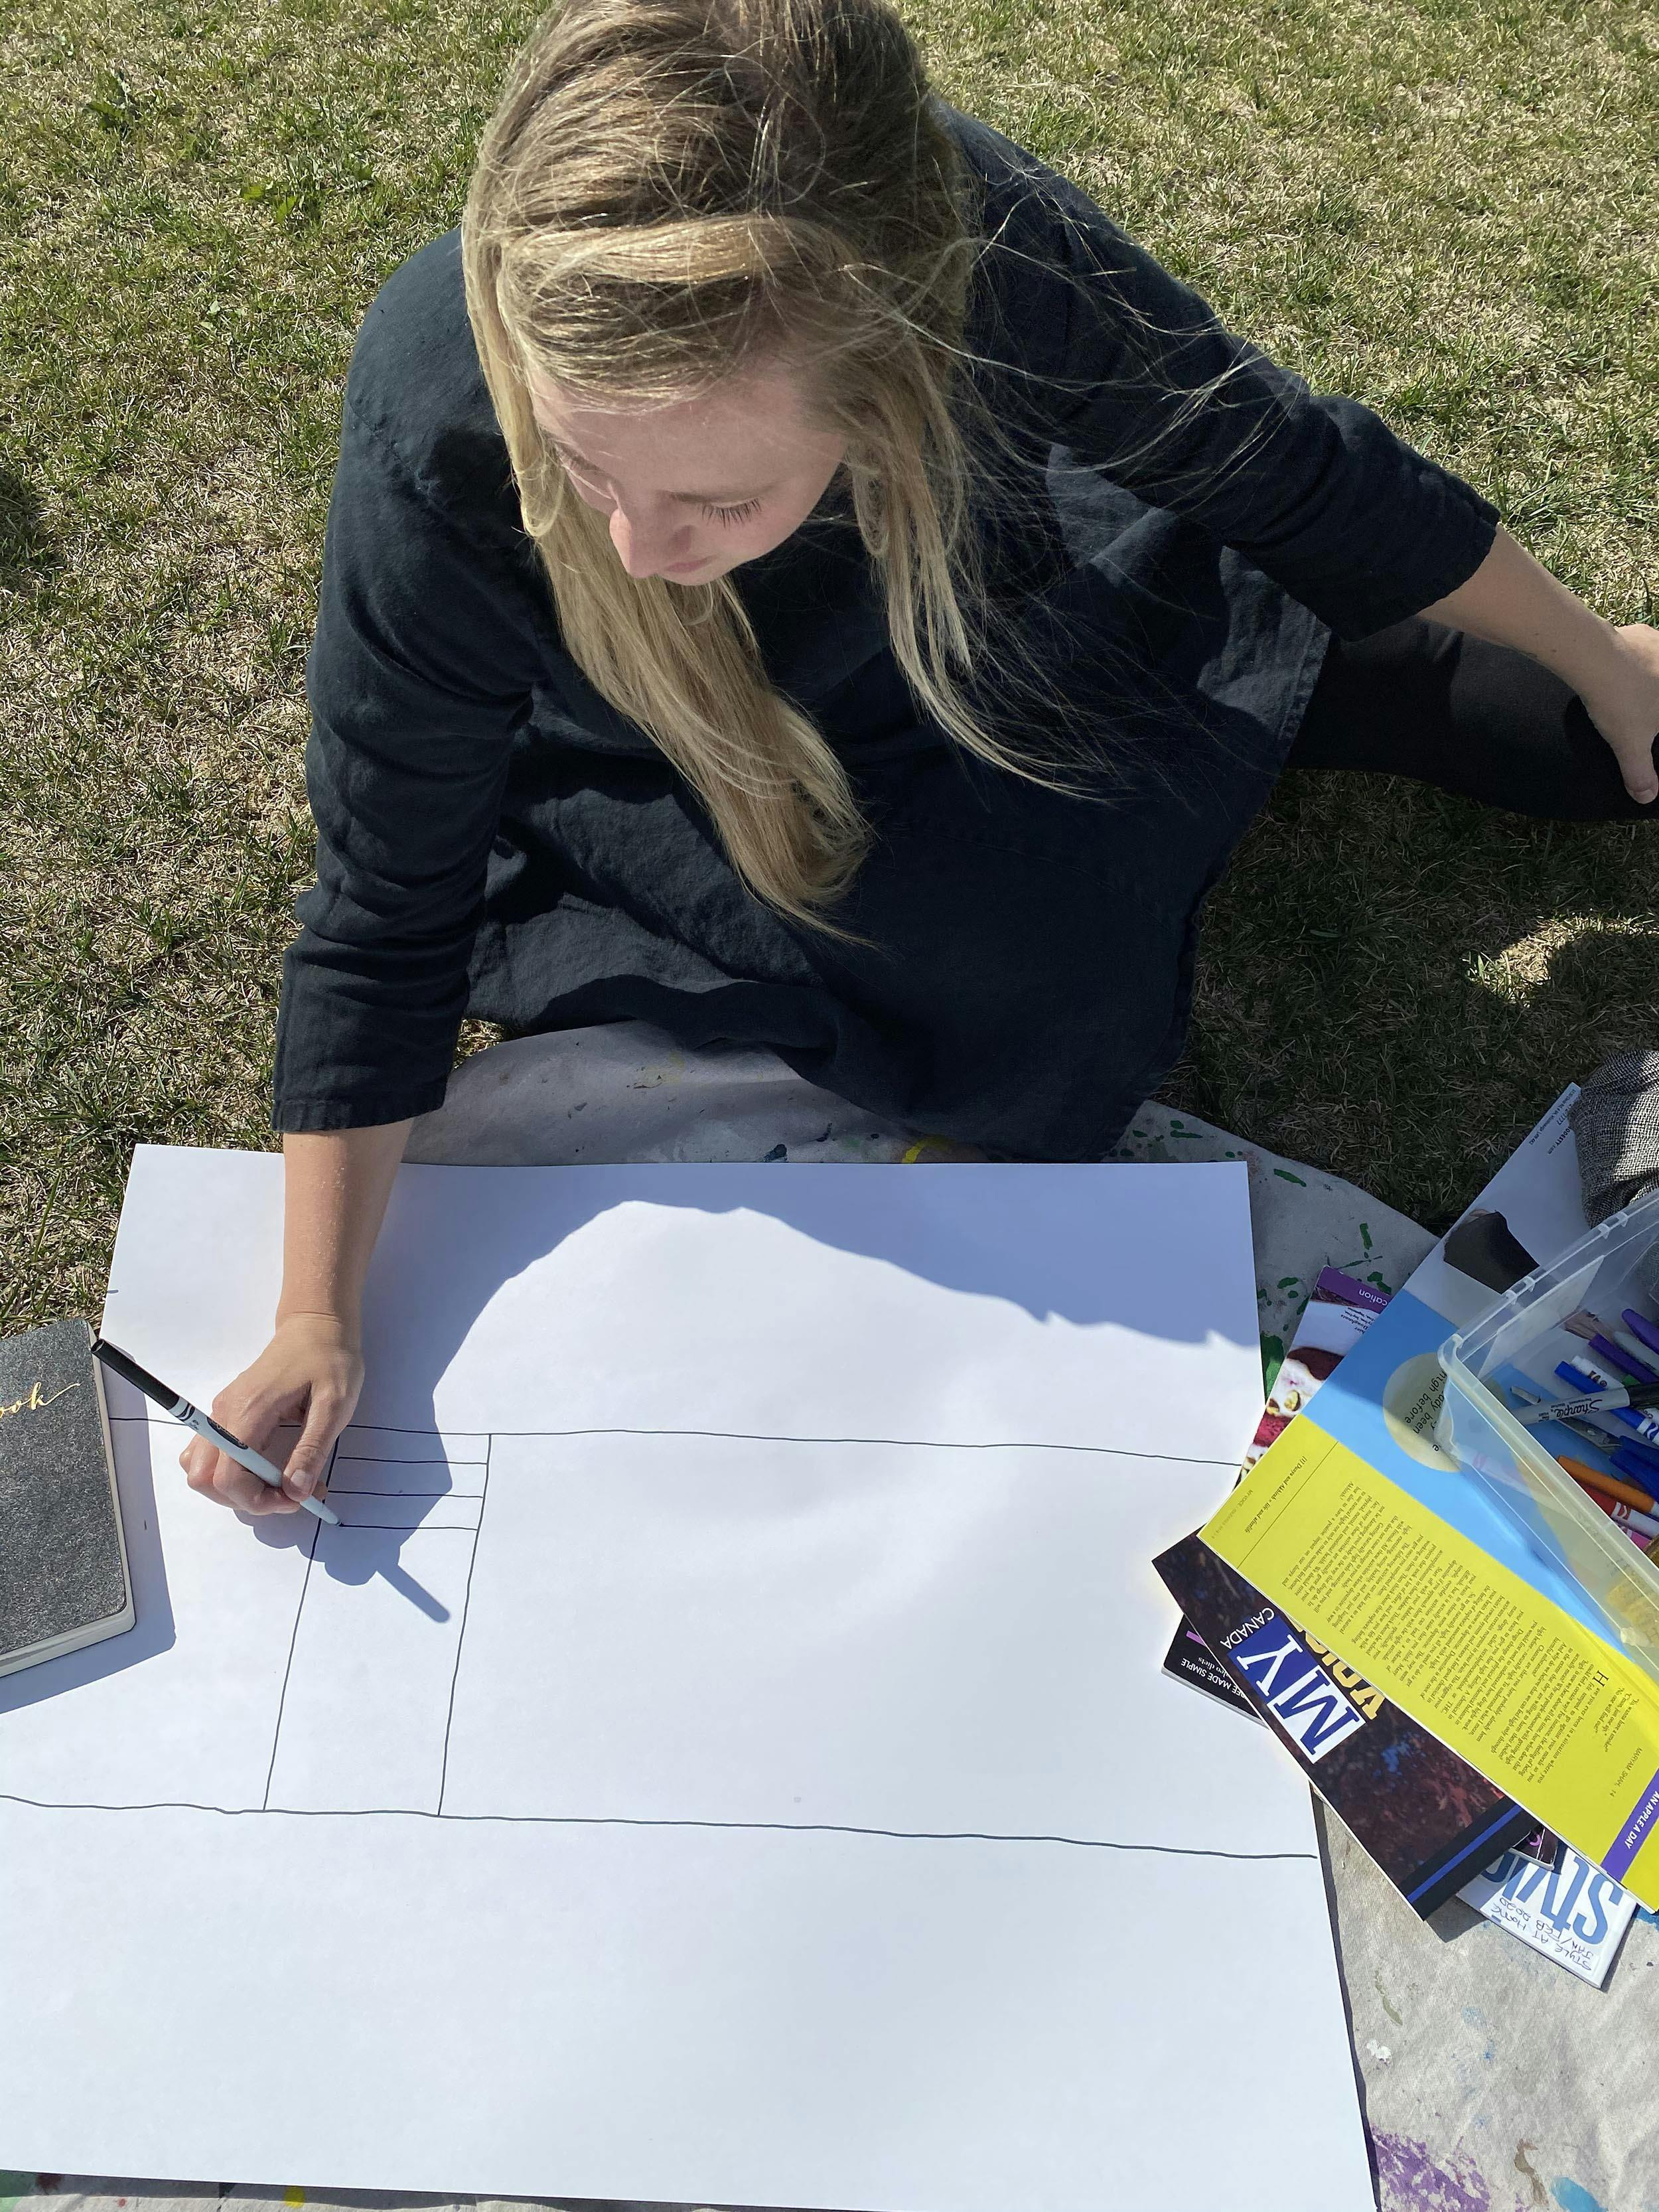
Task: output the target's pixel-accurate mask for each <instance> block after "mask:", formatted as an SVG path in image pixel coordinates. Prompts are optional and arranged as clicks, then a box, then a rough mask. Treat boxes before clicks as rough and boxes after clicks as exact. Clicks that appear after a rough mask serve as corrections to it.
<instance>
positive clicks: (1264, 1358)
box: [1261, 1336, 1285, 1398]
mask: <svg viewBox="0 0 1659 2212" xmlns="http://www.w3.org/2000/svg"><path fill="white" fill-rule="evenodd" d="M1284 1364H1285V1340H1284V1338H1283V1337H1282V1336H1264V1337H1263V1338H1262V1340H1261V1395H1262V1396H1263V1397H1264V1398H1265V1397H1266V1396H1267V1393H1268V1392H1269V1391H1270V1390H1271V1389H1273V1384H1274V1383H1275V1382H1276V1381H1277V1380H1278V1377H1279V1369H1280V1368H1281V1367H1282V1366H1283V1365H1284Z"/></svg>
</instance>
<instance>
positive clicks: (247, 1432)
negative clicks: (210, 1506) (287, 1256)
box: [179, 1314, 363, 1513]
mask: <svg viewBox="0 0 1659 2212" xmlns="http://www.w3.org/2000/svg"><path fill="white" fill-rule="evenodd" d="M362 1380H363V1363H362V1353H361V1352H359V1351H358V1349H357V1345H356V1336H355V1334H354V1333H352V1332H350V1331H349V1330H348V1329H347V1328H345V1326H344V1324H343V1322H340V1321H338V1320H337V1318H336V1317H335V1316H331V1315H313V1314H303V1315H298V1316H295V1317H294V1318H292V1319H291V1320H289V1321H286V1322H281V1323H279V1324H278V1326H277V1329H276V1334H275V1335H274V1336H273V1337H272V1338H271V1340H270V1343H269V1344H268V1345H267V1346H265V1348H264V1351H263V1352H261V1353H260V1355H259V1357H258V1358H257V1359H256V1360H255V1361H254V1363H253V1364H252V1366H251V1367H249V1368H247V1369H246V1370H244V1371H243V1373H241V1374H240V1375H239V1376H237V1377H236V1378H235V1380H234V1382H232V1383H227V1384H226V1386H225V1388H224V1389H222V1391H221V1392H220V1393H219V1395H218V1396H217V1397H216V1399H215V1400H214V1401H213V1404H212V1407H211V1408H210V1411H211V1413H212V1416H213V1419H215V1420H216V1422H217V1423H218V1424H219V1425H220V1426H221V1428H222V1429H225V1430H227V1431H228V1432H229V1433H230V1435H232V1436H234V1437H236V1438H237V1439H238V1441H239V1442H240V1443H245V1444H246V1445H248V1446H249V1447H250V1448H251V1449H252V1450H254V1451H257V1452H258V1453H260V1454H262V1455H264V1456H265V1457H267V1458H270V1459H271V1460H272V1461H273V1462H276V1463H277V1464H281V1456H280V1446H279V1445H276V1444H274V1443H273V1442H272V1439H273V1438H274V1437H275V1436H276V1431H278V1430H279V1429H281V1428H283V1427H284V1426H288V1427H290V1428H291V1427H293V1426H298V1427H299V1429H300V1435H299V1438H298V1441H297V1442H296V1443H295V1446H294V1448H293V1449H292V1450H291V1451H290V1452H289V1455H288V1462H287V1465H286V1468H284V1470H283V1483H282V1485H281V1486H277V1485H276V1484H275V1483H268V1482H265V1481H264V1480H262V1479H261V1478H260V1477H259V1476H258V1475H257V1474H254V1473H253V1472H252V1469H251V1468H245V1467H242V1466H240V1464H239V1463H238V1462H236V1461H235V1460H234V1459H230V1458H228V1456H227V1455H226V1454H225V1453H223V1452H222V1451H221V1450H220V1449H218V1447H217V1446H216V1444H215V1443H212V1442H211V1441H210V1439H209V1438H206V1437H192V1438H191V1442H190V1443H188V1444H187V1445H186V1446H185V1449H184V1451H183V1452H182V1453H181V1454H180V1455H179V1464H180V1466H181V1467H182V1468H184V1470H185V1476H186V1478H187V1480H188V1481H189V1483H190V1486H191V1489H192V1490H194V1491H196V1492H198V1493H199V1494H200V1495H201V1496H202V1497H204V1498H213V1499H215V1500H216V1501H217V1503H219V1504H222V1505H229V1506H233V1507H234V1509H235V1510H236V1511H237V1512H239V1513H292V1512H294V1511H295V1510H296V1509H297V1507H298V1505H299V1504H300V1502H301V1500H302V1499H304V1498H309V1497H311V1496H313V1495H314V1494H315V1492H316V1491H317V1489H318V1488H319V1485H320V1484H321V1481H322V1479H323V1476H324V1474H325V1472H326V1470H327V1467H328V1461H329V1455H330V1453H331V1451H332V1450H333V1449H334V1445H335V1442H336V1440H337V1437H338V1436H339V1434H340V1431H341V1430H342V1429H343V1428H344V1426H345V1425H346V1423H347V1422H348V1421H349V1419H351V1414H352V1409H353V1408H354V1407H355V1406H356V1402H357V1394H358V1392H359V1391H360V1390H361V1389H362Z"/></svg>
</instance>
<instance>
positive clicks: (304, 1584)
mask: <svg viewBox="0 0 1659 2212" xmlns="http://www.w3.org/2000/svg"><path fill="white" fill-rule="evenodd" d="M333 1468H334V1456H333V1454H332V1453H331V1454H330V1455H329V1462H328V1469H327V1472H326V1473H325V1477H324V1480H325V1483H326V1480H327V1474H331V1473H332V1471H333ZM322 1533H323V1524H322V1522H320V1521H319V1520H318V1519H317V1517H316V1516H315V1515H314V1514H313V1516H312V1522H311V1543H310V1545H309V1547H308V1548H307V1552H306V1571H305V1577H304V1579H303V1580H302V1581H301V1584H300V1602H299V1603H298V1605H296V1606H295V1608H294V1630H293V1633H292V1634H291V1635H290V1636H289V1639H288V1661H287V1663H286V1665H285V1666H284V1667H283V1694H282V1695H281V1697H280V1698H278V1699H277V1700H276V1727H275V1728H274V1729H272V1730H271V1732H270V1765H269V1766H267V1767H266V1769H265V1798H264V1806H263V1808H261V1809H262V1810H264V1811H266V1812H269V1811H270V1785H271V1783H272V1781H273V1779H274V1778H275V1777H276V1747H277V1745H278V1744H279V1743H280V1742H281V1741H282V1739H283V1707H284V1706H285V1705H287V1703H288V1678H289V1675H290V1674H292V1673H293V1672H294V1647H295V1644H297V1643H298V1642H299V1640H300V1616H301V1613H304V1611H305V1609H306V1592H307V1590H308V1589H310V1588H311V1570H312V1566H313V1563H314V1562H315V1560H316V1557H317V1539H318V1537H319V1536H320V1535H321V1534H322Z"/></svg>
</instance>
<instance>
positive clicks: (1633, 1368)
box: [1589, 1336, 1659, 1383]
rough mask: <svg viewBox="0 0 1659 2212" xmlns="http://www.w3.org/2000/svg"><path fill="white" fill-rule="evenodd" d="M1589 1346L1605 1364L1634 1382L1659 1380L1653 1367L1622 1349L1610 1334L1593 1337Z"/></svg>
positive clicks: (1658, 1375) (1658, 1374)
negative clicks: (1646, 1365) (1647, 1365)
mask: <svg viewBox="0 0 1659 2212" xmlns="http://www.w3.org/2000/svg"><path fill="white" fill-rule="evenodd" d="M1589 1348H1590V1350H1591V1351H1592V1352H1594V1353H1595V1356H1596V1358H1598V1359H1599V1360H1601V1362H1602V1363H1603V1364H1604V1365H1606V1366H1608V1367H1611V1368H1613V1369H1614V1370H1616V1371H1617V1372H1618V1373H1619V1374H1620V1375H1624V1376H1628V1377H1629V1378H1630V1380H1631V1381H1632V1383H1659V1373H1656V1372H1655V1370H1653V1369H1652V1368H1651V1367H1645V1366H1644V1365H1643V1364H1642V1362H1641V1361H1640V1360H1639V1359H1634V1358H1632V1357H1631V1355H1630V1353H1629V1352H1625V1351H1622V1350H1621V1349H1620V1346H1618V1345H1616V1344H1615V1343H1614V1342H1613V1339H1612V1338H1611V1337H1610V1336H1593V1337H1591V1339H1590V1340H1589Z"/></svg>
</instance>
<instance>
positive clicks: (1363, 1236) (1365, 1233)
mask: <svg viewBox="0 0 1659 2212" xmlns="http://www.w3.org/2000/svg"><path fill="white" fill-rule="evenodd" d="M1359 1241H1360V1243H1362V1244H1363V1245H1364V1248H1365V1256H1366V1257H1367V1259H1369V1258H1370V1249H1371V1232H1370V1226H1369V1225H1368V1224H1366V1223H1365V1222H1364V1221H1362V1222H1361V1223H1360V1225H1359Z"/></svg>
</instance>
